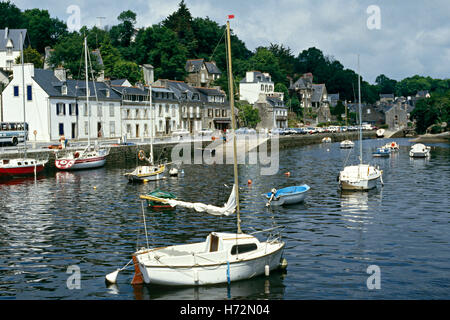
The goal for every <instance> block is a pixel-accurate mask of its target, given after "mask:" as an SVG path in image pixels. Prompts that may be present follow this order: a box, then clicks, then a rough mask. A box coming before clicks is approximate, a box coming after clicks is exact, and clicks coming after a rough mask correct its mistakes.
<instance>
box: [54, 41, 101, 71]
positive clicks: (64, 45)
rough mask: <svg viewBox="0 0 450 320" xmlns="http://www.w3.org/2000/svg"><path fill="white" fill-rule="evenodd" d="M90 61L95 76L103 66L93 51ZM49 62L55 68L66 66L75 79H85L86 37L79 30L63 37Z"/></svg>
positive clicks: (55, 47)
mask: <svg viewBox="0 0 450 320" xmlns="http://www.w3.org/2000/svg"><path fill="white" fill-rule="evenodd" d="M90 61H91V64H92V69H93V72H94V76H98V74H99V72H100V71H101V66H100V65H99V64H98V61H97V57H96V56H95V55H93V54H92V53H90ZM48 63H49V64H50V66H52V67H53V68H56V67H58V66H64V68H66V69H67V70H68V73H69V75H71V76H72V77H73V79H85V77H86V76H85V62H84V37H83V36H82V35H81V34H80V33H78V32H72V33H70V34H69V35H67V36H66V37H64V38H62V39H61V40H60V41H59V42H58V43H57V44H56V45H55V46H54V51H53V52H52V54H51V56H50V59H49V61H48ZM90 70H91V68H89V77H90V78H92V77H91V71H90Z"/></svg>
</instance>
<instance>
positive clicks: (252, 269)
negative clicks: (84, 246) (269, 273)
mask: <svg viewBox="0 0 450 320" xmlns="http://www.w3.org/2000/svg"><path fill="white" fill-rule="evenodd" d="M283 248H284V243H279V245H278V247H277V248H276V250H273V251H272V252H270V253H268V254H265V255H262V256H261V257H258V258H254V259H249V260H241V261H235V262H229V263H227V262H223V263H221V264H207V265H188V266H179V267H173V266H171V267H167V266H164V265H161V266H145V265H144V264H142V263H138V266H139V270H140V272H141V273H142V276H143V280H144V282H145V283H146V284H155V285H164V286H200V285H212V284H220V283H227V282H234V281H239V280H245V279H250V278H253V277H256V276H258V275H261V274H264V273H265V266H266V265H268V266H269V270H275V269H277V268H279V266H280V260H281V257H282V254H283Z"/></svg>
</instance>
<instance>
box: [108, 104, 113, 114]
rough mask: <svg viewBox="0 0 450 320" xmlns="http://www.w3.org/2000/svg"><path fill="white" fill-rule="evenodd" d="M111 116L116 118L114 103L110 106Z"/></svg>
mask: <svg viewBox="0 0 450 320" xmlns="http://www.w3.org/2000/svg"><path fill="white" fill-rule="evenodd" d="M109 116H110V117H114V103H110V104H109Z"/></svg>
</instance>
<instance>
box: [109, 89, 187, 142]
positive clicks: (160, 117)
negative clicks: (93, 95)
mask: <svg viewBox="0 0 450 320" xmlns="http://www.w3.org/2000/svg"><path fill="white" fill-rule="evenodd" d="M111 88H113V90H114V91H116V92H117V93H118V94H119V95H120V96H121V97H122V104H121V114H122V124H121V131H122V136H126V137H127V138H149V137H151V135H152V134H153V136H163V135H170V134H171V133H172V132H173V131H175V130H177V129H179V128H180V113H179V103H178V100H177V99H176V97H175V94H174V93H173V92H172V91H170V90H168V89H166V88H162V87H158V86H154V85H153V86H151V87H150V86H143V85H139V86H135V87H132V86H131V87H130V86H117V85H113V86H111ZM150 92H151V93H152V97H151V104H152V108H150Z"/></svg>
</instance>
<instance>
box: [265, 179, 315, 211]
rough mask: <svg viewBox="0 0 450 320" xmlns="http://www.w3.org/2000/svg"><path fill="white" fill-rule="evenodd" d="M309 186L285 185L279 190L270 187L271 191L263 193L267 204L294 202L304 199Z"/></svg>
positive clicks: (279, 204)
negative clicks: (267, 200)
mask: <svg viewBox="0 0 450 320" xmlns="http://www.w3.org/2000/svg"><path fill="white" fill-rule="evenodd" d="M309 189H310V187H309V186H308V185H307V184H303V185H301V186H292V187H286V188H283V189H280V190H276V189H272V191H271V192H268V193H265V194H264V196H266V198H267V199H269V202H268V203H267V205H271V204H273V205H278V206H281V205H284V204H294V203H299V202H302V201H304V200H305V197H306V193H307V192H308V191H309Z"/></svg>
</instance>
